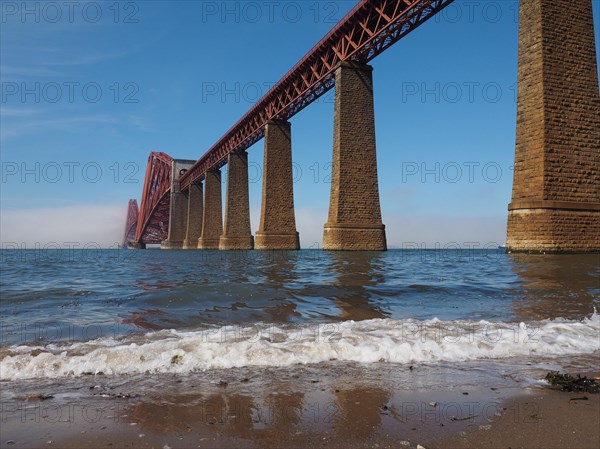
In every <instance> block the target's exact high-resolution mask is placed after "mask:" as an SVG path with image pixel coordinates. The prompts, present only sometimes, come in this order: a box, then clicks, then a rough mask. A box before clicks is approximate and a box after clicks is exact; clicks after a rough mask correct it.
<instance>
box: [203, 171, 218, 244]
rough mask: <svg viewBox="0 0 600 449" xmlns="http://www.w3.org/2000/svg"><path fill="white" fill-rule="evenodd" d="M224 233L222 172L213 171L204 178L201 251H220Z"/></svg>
mask: <svg viewBox="0 0 600 449" xmlns="http://www.w3.org/2000/svg"><path fill="white" fill-rule="evenodd" d="M222 233H223V210H222V205H221V170H213V171H209V172H207V173H206V175H205V177H204V207H203V209H202V234H201V235H200V240H198V248H199V249H219V239H220V238H221V234H222Z"/></svg>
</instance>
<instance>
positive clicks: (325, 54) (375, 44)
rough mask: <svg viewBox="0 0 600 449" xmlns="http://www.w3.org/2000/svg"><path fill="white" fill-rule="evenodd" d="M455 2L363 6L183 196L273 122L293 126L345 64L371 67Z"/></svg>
mask: <svg viewBox="0 0 600 449" xmlns="http://www.w3.org/2000/svg"><path fill="white" fill-rule="evenodd" d="M453 1H454V0H361V1H360V2H359V3H358V4H357V5H356V6H355V7H354V8H353V9H352V11H350V12H349V13H348V14H347V15H346V16H345V17H344V18H343V19H342V20H341V21H340V22H339V23H338V24H337V25H336V26H335V27H334V28H333V29H332V30H331V31H330V32H329V33H328V34H327V35H326V36H325V37H324V38H323V39H321V41H319V43H318V44H317V45H316V46H315V47H313V49H312V50H311V51H309V52H308V53H307V54H306V56H304V57H303V58H302V59H301V60H300V62H298V64H296V65H295V66H294V67H293V68H292V69H291V70H290V71H289V72H288V73H287V74H286V75H285V76H284V77H283V78H282V79H281V80H280V81H279V82H278V83H277V84H276V85H275V86H273V88H272V89H270V90H269V92H267V93H266V94H265V96H264V97H262V98H261V99H260V100H259V101H258V103H256V104H255V105H254V106H253V107H252V108H251V109H250V110H249V111H248V112H247V113H246V115H244V116H243V117H242V118H241V119H240V120H239V121H238V122H237V123H236V124H235V125H233V127H232V128H231V129H230V130H229V131H228V132H227V133H226V134H225V135H224V136H223V137H221V139H220V140H219V141H218V142H217V143H216V144H214V145H213V146H212V148H211V149H210V150H208V151H207V152H206V153H205V154H204V155H203V156H202V157H201V158H200V159H199V160H198V161H197V162H196V163H195V164H194V165H193V166H192V167H191V168H190V170H189V171H188V172H187V173H186V174H185V175H183V176H182V178H181V188H182V190H187V189H188V188H189V186H190V185H191V184H192V183H194V182H197V181H200V180H202V179H203V178H204V174H205V173H206V172H207V171H209V170H211V169H216V168H220V167H222V166H223V165H225V163H226V162H227V155H228V154H229V153H232V152H234V151H243V150H245V149H247V148H249V147H251V146H252V145H253V144H254V143H256V142H257V141H258V140H260V139H261V138H262V137H263V135H264V126H265V124H266V123H267V121H269V120H272V119H282V120H288V119H289V118H290V117H292V116H293V115H295V114H296V113H298V112H299V111H301V110H302V109H304V108H305V107H306V106H308V105H309V104H310V103H312V102H313V101H315V100H316V99H317V98H319V97H320V96H321V95H323V94H324V93H325V92H327V91H328V90H329V89H331V88H332V87H333V86H334V82H335V79H334V70H335V67H336V66H337V65H338V64H339V63H340V62H341V61H347V60H352V61H359V62H362V63H367V62H369V61H370V60H372V59H373V58H375V57H376V56H377V55H379V54H380V53H382V52H383V51H384V50H386V49H387V48H389V47H390V46H391V45H393V44H394V43H396V42H398V41H399V40H400V39H402V38H403V37H404V36H406V35H407V34H408V33H410V32H411V31H413V30H414V29H415V28H417V27H418V26H419V25H421V24H422V23H424V22H425V21H426V20H427V19H429V18H431V17H433V16H434V15H435V14H437V13H438V12H439V11H441V10H442V9H444V8H445V7H446V6H448V5H449V4H450V3H452V2H453Z"/></svg>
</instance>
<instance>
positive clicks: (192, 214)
mask: <svg viewBox="0 0 600 449" xmlns="http://www.w3.org/2000/svg"><path fill="white" fill-rule="evenodd" d="M203 202H204V198H203V189H202V184H201V183H198V184H192V185H191V186H190V189H189V191H188V218H187V233H186V236H185V240H184V242H183V249H198V240H199V239H200V236H201V235H202V209H203V206H204V204H203Z"/></svg>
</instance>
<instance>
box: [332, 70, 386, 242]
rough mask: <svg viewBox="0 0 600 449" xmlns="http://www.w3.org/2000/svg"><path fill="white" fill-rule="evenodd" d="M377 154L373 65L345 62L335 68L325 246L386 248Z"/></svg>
mask: <svg viewBox="0 0 600 449" xmlns="http://www.w3.org/2000/svg"><path fill="white" fill-rule="evenodd" d="M376 153H377V152H376V148H375V112H374V104H373V68H372V67H371V66H369V65H366V64H358V63H354V62H342V63H341V64H340V65H339V66H338V67H337V69H336V71H335V106H334V126H333V161H332V164H333V167H332V176H331V194H330V198H329V220H328V221H327V223H326V224H325V232H324V237H323V249H325V250H343V251H383V250H386V249H387V243H386V236H385V226H384V225H383V223H382V220H381V206H380V204H379V184H378V180H377V154H376Z"/></svg>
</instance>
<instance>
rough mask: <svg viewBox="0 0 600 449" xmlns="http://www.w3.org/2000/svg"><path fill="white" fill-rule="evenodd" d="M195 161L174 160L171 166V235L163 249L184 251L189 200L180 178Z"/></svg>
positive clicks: (163, 244)
mask: <svg viewBox="0 0 600 449" xmlns="http://www.w3.org/2000/svg"><path fill="white" fill-rule="evenodd" d="M194 163H195V161H188V160H181V159H173V163H172V165H171V204H170V206H169V234H168V237H167V240H165V241H163V242H162V244H161V245H160V247H161V249H182V248H183V241H184V240H185V234H186V232H187V218H188V209H187V208H188V198H187V195H186V194H185V193H183V192H182V191H181V190H180V188H179V177H180V176H181V175H182V174H183V173H185V170H187V169H189V168H190V167H191V166H192V165H194Z"/></svg>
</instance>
